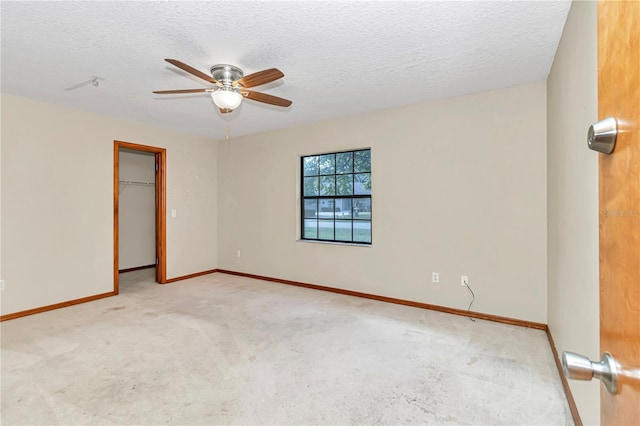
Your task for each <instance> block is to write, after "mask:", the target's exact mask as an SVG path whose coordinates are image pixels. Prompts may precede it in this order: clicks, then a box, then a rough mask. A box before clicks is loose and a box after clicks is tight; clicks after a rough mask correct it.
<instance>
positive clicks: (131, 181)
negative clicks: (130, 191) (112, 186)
mask: <svg viewBox="0 0 640 426" xmlns="http://www.w3.org/2000/svg"><path fill="white" fill-rule="evenodd" d="M119 183H120V185H134V186H156V183H155V182H139V181H135V180H121V181H119Z"/></svg>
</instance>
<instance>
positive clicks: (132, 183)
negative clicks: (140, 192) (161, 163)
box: [118, 180, 156, 194]
mask: <svg viewBox="0 0 640 426" xmlns="http://www.w3.org/2000/svg"><path fill="white" fill-rule="evenodd" d="M118 183H119V184H120V185H118V186H119V189H118V194H122V191H124V190H125V189H126V188H127V186H151V187H155V186H156V183H155V182H140V181H136V180H120V181H118Z"/></svg>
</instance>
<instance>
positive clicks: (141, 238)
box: [118, 149, 156, 270]
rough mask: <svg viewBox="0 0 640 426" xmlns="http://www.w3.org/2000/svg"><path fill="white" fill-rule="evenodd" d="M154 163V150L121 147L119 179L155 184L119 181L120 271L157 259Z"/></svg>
mask: <svg viewBox="0 0 640 426" xmlns="http://www.w3.org/2000/svg"><path fill="white" fill-rule="evenodd" d="M155 165H156V158H155V155H154V154H152V153H149V152H142V151H127V150H124V149H121V150H120V155H119V160H118V171H119V175H120V176H119V180H121V181H122V180H124V181H130V182H147V183H151V184H152V185H148V186H142V185H136V184H126V183H121V184H120V187H119V191H120V195H119V198H118V214H119V216H118V231H119V234H118V246H119V250H118V268H119V269H121V270H122V269H127V268H135V267H137V266H146V265H153V264H154V263H155V262H156V214H155V213H156V188H155V185H154V182H155Z"/></svg>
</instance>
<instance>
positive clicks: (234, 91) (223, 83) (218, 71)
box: [153, 59, 292, 114]
mask: <svg viewBox="0 0 640 426" xmlns="http://www.w3.org/2000/svg"><path fill="white" fill-rule="evenodd" d="M165 61H167V62H169V63H170V64H171V65H174V66H176V67H178V68H180V69H181V70H183V71H186V72H188V73H189V74H192V75H195V76H196V77H199V78H201V79H203V80H204V81H206V82H208V83H211V84H215V86H214V87H209V88H206V89H184V90H158V91H155V92H153V93H155V94H158V95H167V94H177V93H200V92H207V93H211V97H212V98H213V102H214V103H215V104H216V106H217V107H218V108H220V112H221V113H222V114H227V113H230V112H231V111H233V110H234V109H236V108H238V107H239V106H240V103H241V102H242V99H243V98H247V99H251V100H253V101H258V102H263V103H265V104H269V105H276V106H281V107H288V106H289V105H291V104H292V102H291V101H290V100H288V99H283V98H279V97H277V96H273V95H269V94H266V93H261V92H254V91H253V90H247V89H248V88H250V87H255V86H261V85H263V84H267V83H271V82H272V81H276V80H278V79H280V78H282V77H284V74H283V73H282V71H280V70H279V69H277V68H270V69H268V70H264V71H258V72H256V73H253V74H249V75H247V76H244V73H243V72H242V70H241V69H240V68H238V67H236V66H233V65H227V64H221V65H214V66H212V67H211V77H210V76H208V75H207V74H205V73H203V72H201V71H199V70H197V69H195V68H193V67H191V66H189V65H187V64H185V63H183V62H180V61H177V60H175V59H165Z"/></svg>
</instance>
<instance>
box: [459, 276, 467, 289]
mask: <svg viewBox="0 0 640 426" xmlns="http://www.w3.org/2000/svg"><path fill="white" fill-rule="evenodd" d="M467 284H469V276H468V275H460V285H461V286H463V287H466V286H467Z"/></svg>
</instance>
